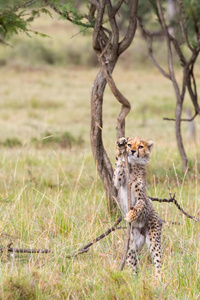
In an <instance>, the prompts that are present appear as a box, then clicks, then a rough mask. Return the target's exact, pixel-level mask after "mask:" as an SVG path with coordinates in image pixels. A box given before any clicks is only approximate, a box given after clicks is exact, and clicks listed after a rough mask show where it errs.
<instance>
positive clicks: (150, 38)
mask: <svg viewBox="0 0 200 300" xmlns="http://www.w3.org/2000/svg"><path fill="white" fill-rule="evenodd" d="M138 23H139V25H140V28H141V30H142V34H143V36H144V37H145V39H146V40H147V41H148V53H149V58H150V59H151V61H152V63H153V64H154V65H155V66H156V68H157V69H158V70H159V71H160V73H161V74H162V75H163V76H164V77H166V78H168V79H170V80H171V76H170V75H169V74H168V73H167V72H166V71H165V70H164V69H163V68H162V67H161V66H160V65H159V64H158V62H157V61H156V60H155V58H154V55H153V47H152V42H153V34H152V33H151V32H149V31H148V30H147V29H145V28H144V26H143V24H142V22H141V20H139V19H138Z"/></svg>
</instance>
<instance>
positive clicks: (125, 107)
mask: <svg viewBox="0 0 200 300" xmlns="http://www.w3.org/2000/svg"><path fill="white" fill-rule="evenodd" d="M99 60H100V63H101V65H102V68H103V71H104V74H105V76H106V80H107V83H108V85H109V87H110V89H111V91H112V93H113V95H114V96H115V98H116V99H117V100H118V101H119V102H120V103H121V104H122V108H121V111H120V113H119V116H118V118H117V137H118V138H119V137H122V136H123V135H124V127H125V118H126V116H127V114H128V113H129V111H130V110H131V104H130V102H129V101H128V100H127V99H126V98H125V97H124V95H123V94H122V93H121V92H120V91H119V90H118V88H117V87H116V84H115V82H114V80H113V77H112V74H111V72H110V71H109V69H108V67H107V66H106V64H105V62H104V60H103V59H102V58H99Z"/></svg>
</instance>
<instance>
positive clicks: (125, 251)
mask: <svg viewBox="0 0 200 300" xmlns="http://www.w3.org/2000/svg"><path fill="white" fill-rule="evenodd" d="M124 159H125V172H126V184H127V187H126V188H127V207H128V210H130V209H131V184H130V172H129V164H128V155H127V152H126V151H125V152H124ZM124 200H125V199H124ZM130 236H131V223H128V224H127V230H126V243H125V248H124V253H123V257H122V262H121V265H120V271H122V270H123V268H124V266H125V263H126V257H127V253H128V249H129V244H130Z"/></svg>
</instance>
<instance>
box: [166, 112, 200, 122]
mask: <svg viewBox="0 0 200 300" xmlns="http://www.w3.org/2000/svg"><path fill="white" fill-rule="evenodd" d="M197 115H198V113H197V112H196V113H195V114H194V116H193V117H192V118H191V119H181V121H183V122H192V121H193V120H194V119H195V117H196V116H197ZM163 120H165V121H176V119H174V118H163Z"/></svg>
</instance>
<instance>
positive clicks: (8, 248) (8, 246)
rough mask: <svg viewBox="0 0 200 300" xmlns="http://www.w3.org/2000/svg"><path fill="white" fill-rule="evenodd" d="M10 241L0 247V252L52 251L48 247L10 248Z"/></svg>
mask: <svg viewBox="0 0 200 300" xmlns="http://www.w3.org/2000/svg"><path fill="white" fill-rule="evenodd" d="M11 245H12V243H10V244H8V245H7V246H6V247H2V248H0V252H3V251H4V250H6V251H8V252H15V253H52V252H53V251H51V250H49V249H19V248H11V247H10V246H11Z"/></svg>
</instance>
